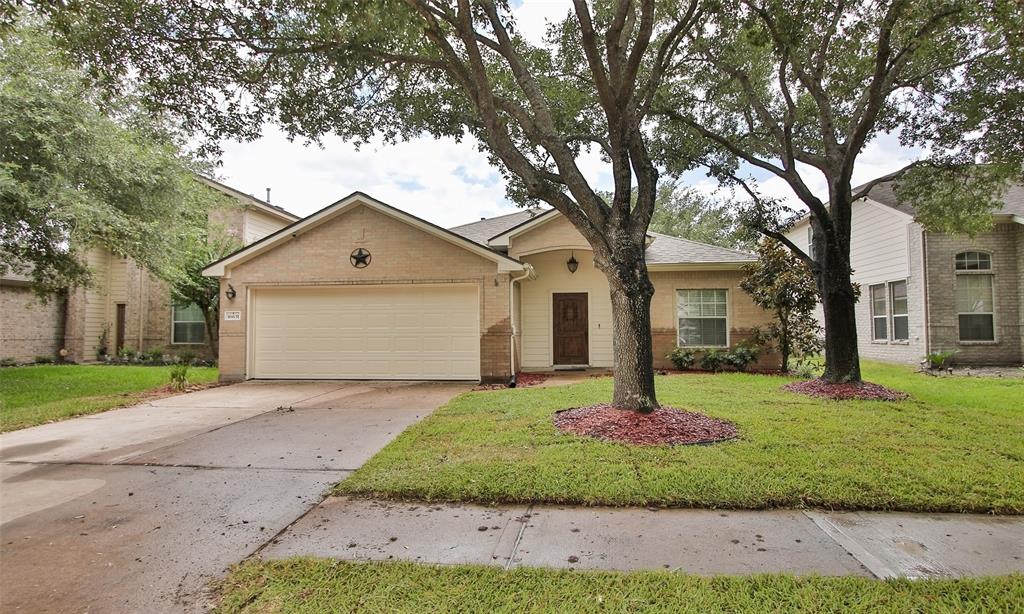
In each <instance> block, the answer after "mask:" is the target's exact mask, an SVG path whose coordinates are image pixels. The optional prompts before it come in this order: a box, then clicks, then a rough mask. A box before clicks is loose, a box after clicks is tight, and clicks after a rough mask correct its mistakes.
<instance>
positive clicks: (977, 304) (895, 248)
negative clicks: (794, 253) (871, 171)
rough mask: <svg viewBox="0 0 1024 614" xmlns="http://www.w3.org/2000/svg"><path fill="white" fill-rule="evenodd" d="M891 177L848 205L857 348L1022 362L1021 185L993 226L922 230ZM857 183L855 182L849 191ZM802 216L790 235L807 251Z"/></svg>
mask: <svg viewBox="0 0 1024 614" xmlns="http://www.w3.org/2000/svg"><path fill="white" fill-rule="evenodd" d="M893 188H894V185H893V182H883V183H880V184H878V185H876V186H875V187H873V188H872V189H871V191H870V193H869V194H868V196H867V197H866V198H864V199H861V200H859V201H857V202H855V203H854V205H853V219H852V231H851V248H850V259H851V266H852V267H853V281H854V282H856V283H859V284H860V289H861V296H860V302H859V303H858V304H857V334H858V337H859V343H858V345H859V347H860V354H861V356H863V357H866V358H875V359H879V360H886V361H891V362H903V363H918V362H920V361H921V360H922V358H923V357H924V356H925V355H926V354H928V353H929V352H935V351H949V350H956V351H957V352H958V353H957V355H956V358H955V360H956V362H957V363H959V364H963V365H1014V364H1020V363H1021V362H1022V361H1024V335H1022V331H1024V309H1022V308H1021V305H1022V304H1024V186H1020V185H1014V186H1011V187H1010V188H1009V190H1008V191H1007V192H1006V195H1005V197H1004V199H1003V205H1002V207H1001V209H1000V210H999V211H997V212H996V214H995V225H994V226H993V227H992V229H991V230H990V231H989V232H986V233H983V234H979V235H978V236H977V237H974V238H973V239H972V238H970V237H967V236H960V235H950V234H943V233H935V232H928V231H926V230H924V229H923V228H922V227H921V225H920V224H918V223H917V222H915V221H914V208H913V207H912V206H910V205H908V204H905V203H900V202H899V201H898V200H897V198H896V195H895V193H894V191H893ZM855 191H856V190H855ZM810 233H811V230H810V224H809V221H808V219H806V218H805V219H802V220H801V221H800V222H798V223H797V224H796V225H794V226H793V227H792V228H791V229H790V230H789V231H788V232H787V236H788V237H789V239H790V240H791V241H793V242H794V243H796V245H797V246H799V247H802V248H804V249H808V246H809V244H810V236H811V234H810Z"/></svg>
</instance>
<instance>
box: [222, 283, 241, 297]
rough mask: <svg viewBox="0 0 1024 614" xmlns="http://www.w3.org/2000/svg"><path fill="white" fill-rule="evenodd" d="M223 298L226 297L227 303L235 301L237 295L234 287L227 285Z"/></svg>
mask: <svg viewBox="0 0 1024 614" xmlns="http://www.w3.org/2000/svg"><path fill="white" fill-rule="evenodd" d="M224 296H226V297H228V300H229V301H233V300H235V297H236V296H238V293H237V292H235V287H234V286H232V285H231V284H228V289H227V291H226V292H224Z"/></svg>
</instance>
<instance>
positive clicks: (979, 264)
mask: <svg viewBox="0 0 1024 614" xmlns="http://www.w3.org/2000/svg"><path fill="white" fill-rule="evenodd" d="M956 270H957V271H991V270H992V256H990V255H988V254H986V253H985V252H961V253H959V254H957V255H956Z"/></svg>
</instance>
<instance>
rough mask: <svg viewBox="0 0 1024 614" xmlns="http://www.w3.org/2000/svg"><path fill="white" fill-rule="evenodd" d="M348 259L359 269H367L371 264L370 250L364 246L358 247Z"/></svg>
mask: <svg viewBox="0 0 1024 614" xmlns="http://www.w3.org/2000/svg"><path fill="white" fill-rule="evenodd" d="M348 259H349V262H351V263H352V266H354V267H356V268H357V269H365V268H366V267H368V266H370V260H371V256H370V251H369V250H367V249H365V248H362V247H359V248H356V249H355V251H353V252H352V253H351V254H349V257H348Z"/></svg>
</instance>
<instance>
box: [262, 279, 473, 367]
mask: <svg viewBox="0 0 1024 614" xmlns="http://www.w3.org/2000/svg"><path fill="white" fill-rule="evenodd" d="M477 295H478V292H477V287H476V286H471V285H465V286H422V285H401V286H397V285H396V286H357V287H343V288H339V287H333V288H325V287H319V288H289V289H257V290H256V291H255V293H254V295H253V305H252V312H253V317H252V318H251V319H250V326H251V327H252V336H251V337H250V338H251V339H252V363H251V364H252V366H253V374H252V376H253V377H256V378H283V379H438V380H477V379H480V307H479V299H478V298H477Z"/></svg>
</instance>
